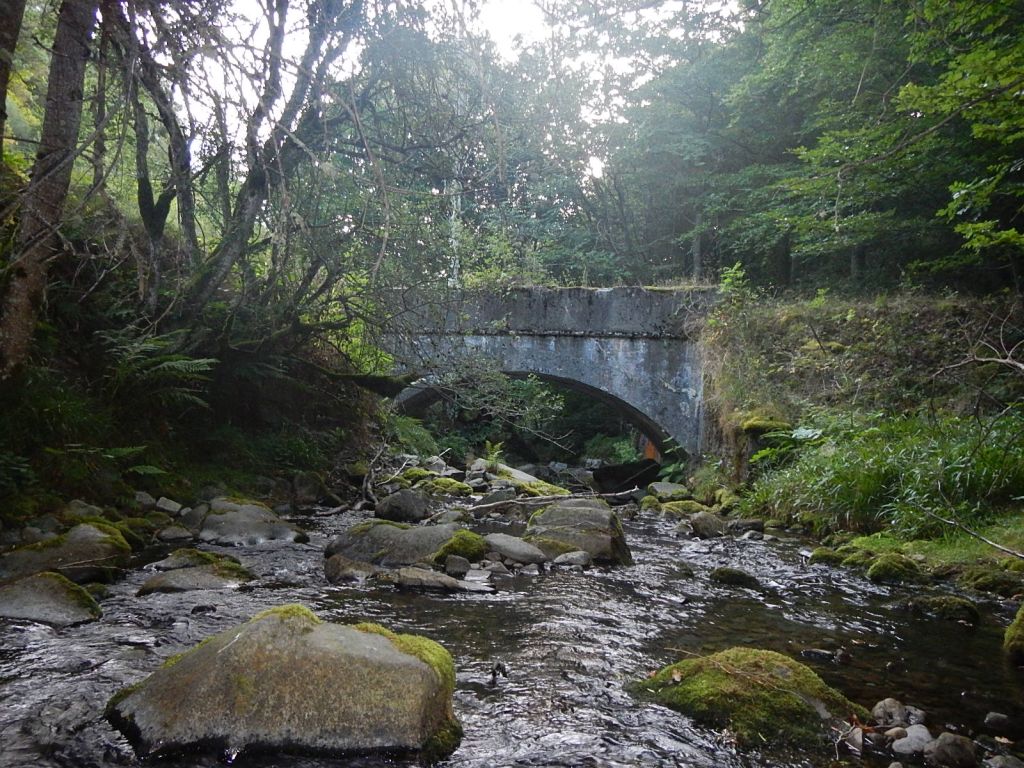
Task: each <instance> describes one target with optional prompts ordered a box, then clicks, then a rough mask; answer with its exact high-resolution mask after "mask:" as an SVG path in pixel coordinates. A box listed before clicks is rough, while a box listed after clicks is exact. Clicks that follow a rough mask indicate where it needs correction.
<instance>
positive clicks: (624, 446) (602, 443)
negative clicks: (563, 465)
mask: <svg viewBox="0 0 1024 768" xmlns="http://www.w3.org/2000/svg"><path fill="white" fill-rule="evenodd" d="M583 456H586V457H587V458H592V459H602V460H604V461H606V462H608V463H610V464H627V463H629V462H631V461H638V460H639V459H640V458H641V456H640V452H639V451H637V449H636V446H634V445H633V440H632V438H630V437H629V436H619V437H614V436H612V435H600V434H599V435H594V436H593V437H591V438H590V439H589V440H587V441H586V442H585V443H584V444H583Z"/></svg>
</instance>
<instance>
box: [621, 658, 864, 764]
mask: <svg viewBox="0 0 1024 768" xmlns="http://www.w3.org/2000/svg"><path fill="white" fill-rule="evenodd" d="M634 690H635V691H636V692H638V693H639V694H641V695H645V696H651V697H653V699H654V700H655V701H657V702H658V703H660V704H662V705H664V706H667V707H670V708H672V709H675V710H677V711H679V712H682V713H684V714H686V715H689V716H690V717H693V718H694V719H695V720H697V722H699V723H702V724H703V725H706V726H710V727H712V728H728V729H729V730H730V731H731V732H732V733H733V734H735V736H736V740H737V742H738V743H739V744H740V745H741V746H753V745H758V746H760V745H764V744H768V745H770V746H773V747H777V746H794V747H814V746H825V745H828V744H831V743H832V740H833V734H832V732H831V727H832V725H833V724H834V723H835V722H836V721H838V720H843V719H846V718H848V717H850V716H851V715H856V716H857V717H859V718H861V719H862V720H866V719H867V718H868V717H869V714H868V713H867V711H866V710H864V708H863V707H860V706H858V705H856V704H854V703H853V702H851V701H849V700H848V699H846V697H845V696H843V695H842V694H841V693H839V692H838V691H836V690H835V689H833V688H830V687H829V686H827V685H826V684H825V683H824V682H823V681H822V680H821V678H820V677H818V676H817V675H816V674H815V673H814V672H813V671H812V670H811V669H810V668H808V667H806V666H804V665H803V664H800V663H799V662H796V661H794V660H793V659H790V658H789V657H787V656H783V655H782V654H780V653H775V652H774V651H762V650H755V649H751V648H730V649H729V650H726V651H722V652H720V653H716V654H713V655H711V656H704V657H701V658H693V659H686V660H684V661H681V662H679V663H677V664H673V665H671V666H668V667H665V668H664V669H662V670H660V671H659V672H657V673H656V674H655V675H654V676H653V677H652V678H650V679H649V680H647V681H645V682H644V683H641V684H638V685H636V686H634Z"/></svg>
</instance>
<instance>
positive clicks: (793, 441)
mask: <svg viewBox="0 0 1024 768" xmlns="http://www.w3.org/2000/svg"><path fill="white" fill-rule="evenodd" d="M823 436H824V432H823V431H822V430H820V429H814V428H811V427H797V428H796V429H784V430H777V431H774V432H766V433H765V434H763V435H761V438H760V439H761V442H762V443H764V444H765V447H764V448H761V449H760V450H759V451H757V452H756V453H755V454H754V455H753V456H751V457H750V463H751V464H762V465H764V466H778V465H780V464H782V463H784V462H785V461H786V460H787V459H789V458H793V457H794V456H795V455H796V454H797V452H798V451H799V450H800V448H802V447H805V446H809V445H816V444H818V443H820V442H821V440H822V439H823Z"/></svg>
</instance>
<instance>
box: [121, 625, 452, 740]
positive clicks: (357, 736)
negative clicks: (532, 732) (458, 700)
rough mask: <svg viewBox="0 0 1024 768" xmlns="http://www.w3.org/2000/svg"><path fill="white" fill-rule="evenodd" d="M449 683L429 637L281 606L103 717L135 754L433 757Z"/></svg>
mask: <svg viewBox="0 0 1024 768" xmlns="http://www.w3.org/2000/svg"><path fill="white" fill-rule="evenodd" d="M454 685H455V668H454V664H453V662H452V658H451V656H450V655H449V654H448V652H447V651H446V650H445V649H444V648H443V647H441V646H440V645H438V644H437V643H435V642H433V641H432V640H428V639H426V638H423V637H417V636H413V635H395V634H393V633H390V632H388V631H387V630H384V629H382V628H381V627H378V626H376V625H356V626H343V625H340V624H330V623H327V622H323V621H321V620H320V619H318V618H317V617H316V616H315V615H313V613H312V612H310V611H309V610H308V609H306V608H303V607H302V606H297V605H289V606H282V607H280V608H272V609H270V610H269V611H264V612H263V613H261V614H259V615H257V616H256V617H255V618H253V619H252V620H251V621H248V622H246V623H245V624H241V625H239V626H237V627H233V628H232V629H229V630H227V631H225V632H221V633H220V634H218V635H214V636H213V637H211V638H208V639H207V640H206V641H204V642H203V643H201V644H200V645H198V646H196V647H195V648H193V649H192V650H190V651H188V652H186V653H184V654H182V655H181V656H180V657H178V658H176V659H174V660H172V661H170V662H168V663H167V664H165V665H164V666H163V667H161V668H160V669H158V670H157V671H156V672H154V673H153V674H152V675H150V676H149V677H147V678H146V679H145V680H143V681H142V682H141V683H140V684H138V685H137V686H131V687H129V688H125V689H124V690H122V691H120V692H119V693H118V694H116V695H115V696H114V697H113V698H112V699H111V700H110V702H109V704H108V705H107V709H106V715H107V718H108V719H109V720H110V721H111V723H113V725H114V726H115V727H116V728H118V729H119V730H121V732H122V733H124V734H125V735H126V736H127V737H128V739H129V741H130V742H131V743H132V745H133V746H134V747H135V750H136V752H137V753H138V754H139V755H140V756H143V757H144V756H150V755H163V754H173V753H177V752H182V751H185V750H190V749H193V748H204V749H218V750H226V751H228V752H230V753H237V752H240V751H243V750H245V749H250V748H254V749H259V750H261V751H264V750H270V751H273V750H302V751H310V752H316V753H324V754H337V755H341V754H345V753H351V752H366V751H377V750H416V751H426V752H427V753H429V756H433V757H438V756H441V755H444V754H447V753H450V752H451V751H452V750H453V749H454V748H455V746H456V745H457V743H458V738H459V736H460V735H461V729H460V728H459V725H458V722H457V721H456V720H455V718H454V715H453V714H452V691H453V688H454ZM183 702H187V705H186V706H183Z"/></svg>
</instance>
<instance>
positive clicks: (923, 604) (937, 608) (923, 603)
mask: <svg viewBox="0 0 1024 768" xmlns="http://www.w3.org/2000/svg"><path fill="white" fill-rule="evenodd" d="M902 606H903V607H904V608H905V609H907V610H909V611H913V612H914V613H917V614H920V615H922V616H930V617H932V618H936V619H945V620H947V621H961V622H964V623H965V624H972V625H973V624H977V623H978V621H980V619H981V615H980V614H979V613H978V606H977V605H975V604H974V603H973V602H971V601H970V600H968V599H967V598H965V597H958V596H956V595H918V596H917V597H912V598H910V599H908V600H906V601H904V602H903V604H902Z"/></svg>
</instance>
